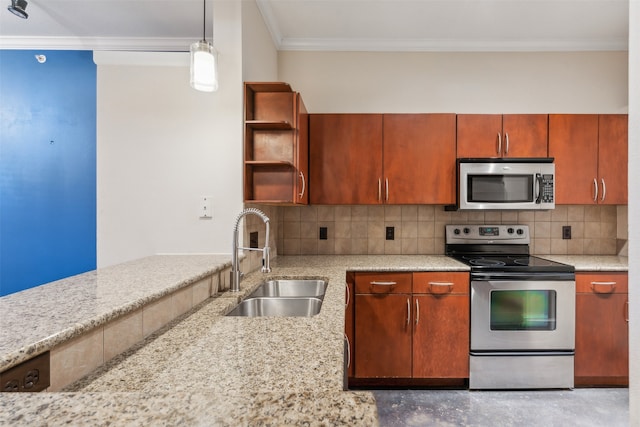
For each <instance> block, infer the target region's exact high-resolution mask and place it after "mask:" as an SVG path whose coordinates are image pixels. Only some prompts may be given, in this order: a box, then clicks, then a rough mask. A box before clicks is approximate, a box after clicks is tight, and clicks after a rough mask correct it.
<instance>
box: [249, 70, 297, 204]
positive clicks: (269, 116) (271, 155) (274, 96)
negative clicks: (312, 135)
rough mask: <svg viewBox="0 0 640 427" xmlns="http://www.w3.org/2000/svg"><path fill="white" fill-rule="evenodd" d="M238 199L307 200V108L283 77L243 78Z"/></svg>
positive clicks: (291, 201) (278, 201)
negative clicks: (268, 79)
mask: <svg viewBox="0 0 640 427" xmlns="http://www.w3.org/2000/svg"><path fill="white" fill-rule="evenodd" d="M244 123H245V129H244V200H245V201H246V202H259V203H270V204H307V203H308V195H307V191H306V182H305V179H306V175H307V171H308V143H309V142H308V139H309V138H308V114H307V111H306V109H305V107H304V104H303V102H302V99H301V97H300V94H299V93H297V92H294V91H293V90H292V89H291V86H289V85H288V84H287V83H280V82H274V83H265V82H260V83H245V121H244Z"/></svg>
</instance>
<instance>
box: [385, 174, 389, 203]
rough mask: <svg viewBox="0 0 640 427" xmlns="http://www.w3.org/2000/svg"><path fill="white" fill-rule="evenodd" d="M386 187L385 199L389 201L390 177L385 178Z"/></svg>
mask: <svg viewBox="0 0 640 427" xmlns="http://www.w3.org/2000/svg"><path fill="white" fill-rule="evenodd" d="M384 187H385V200H386V201H387V202H388V201H389V178H385V180H384Z"/></svg>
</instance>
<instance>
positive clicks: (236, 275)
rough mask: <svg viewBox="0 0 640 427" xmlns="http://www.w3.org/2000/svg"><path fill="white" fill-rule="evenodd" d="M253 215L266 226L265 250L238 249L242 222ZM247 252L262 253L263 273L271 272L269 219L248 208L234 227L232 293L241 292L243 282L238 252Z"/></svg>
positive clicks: (256, 210)
mask: <svg viewBox="0 0 640 427" xmlns="http://www.w3.org/2000/svg"><path fill="white" fill-rule="evenodd" d="M249 214H253V215H257V216H259V217H260V218H261V219H262V221H264V223H265V225H266V232H265V243H264V248H262V249H259V248H242V247H238V229H239V228H240V220H241V219H242V218H244V217H245V216H247V215H249ZM239 249H242V250H245V251H260V252H262V272H263V273H269V272H271V266H270V264H269V217H268V216H267V215H266V214H265V213H264V212H262V211H261V210H260V209H256V208H247V209H244V210H243V211H242V212H240V214H239V215H238V217H237V218H236V225H235V227H233V254H232V255H231V264H232V266H231V289H230V290H231V292H238V291H240V280H242V276H243V273H242V272H241V271H240V262H239V261H238V250H239Z"/></svg>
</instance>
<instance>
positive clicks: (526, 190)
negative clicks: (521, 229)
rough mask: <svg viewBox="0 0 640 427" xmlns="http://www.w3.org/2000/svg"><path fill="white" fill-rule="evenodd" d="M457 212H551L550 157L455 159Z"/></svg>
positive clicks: (551, 183) (552, 171) (552, 172)
mask: <svg viewBox="0 0 640 427" xmlns="http://www.w3.org/2000/svg"><path fill="white" fill-rule="evenodd" d="M457 163H458V209H461V210H467V209H521V210H529V209H536V210H538V209H553V208H555V186H554V179H555V165H554V164H553V158H521V159H515V158H511V159H500V158H464V159H458V162H457Z"/></svg>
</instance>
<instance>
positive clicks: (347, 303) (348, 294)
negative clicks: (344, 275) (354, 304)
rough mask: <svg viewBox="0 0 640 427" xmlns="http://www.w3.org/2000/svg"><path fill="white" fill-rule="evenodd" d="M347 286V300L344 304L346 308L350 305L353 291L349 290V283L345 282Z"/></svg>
mask: <svg viewBox="0 0 640 427" xmlns="http://www.w3.org/2000/svg"><path fill="white" fill-rule="evenodd" d="M344 286H345V288H347V301H346V302H345V304H344V308H347V307H349V300H350V299H351V293H350V292H349V284H348V283H345V284H344Z"/></svg>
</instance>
